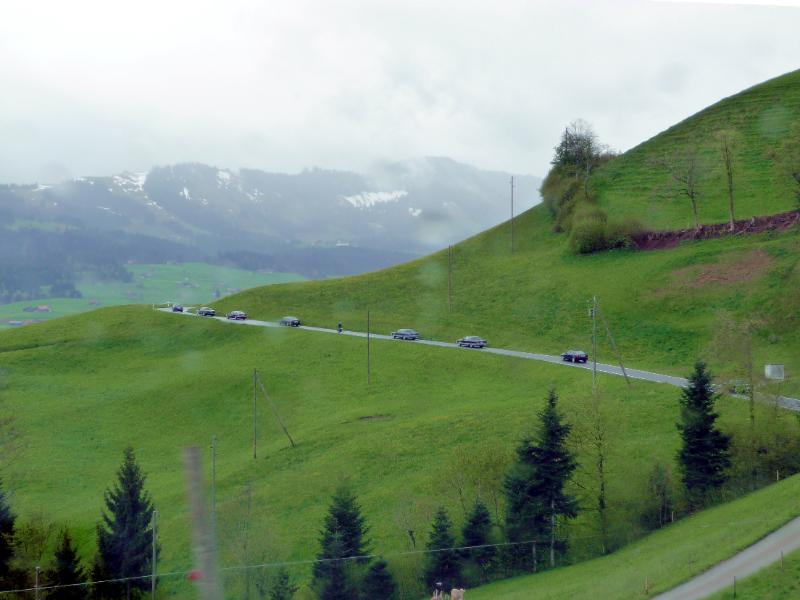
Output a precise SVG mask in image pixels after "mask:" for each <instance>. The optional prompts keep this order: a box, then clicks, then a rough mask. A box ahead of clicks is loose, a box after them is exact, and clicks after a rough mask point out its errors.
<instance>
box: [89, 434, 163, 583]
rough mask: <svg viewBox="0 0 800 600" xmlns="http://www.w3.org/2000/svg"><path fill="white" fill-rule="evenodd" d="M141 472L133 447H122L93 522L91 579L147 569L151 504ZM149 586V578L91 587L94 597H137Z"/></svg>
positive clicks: (138, 573) (139, 573)
mask: <svg viewBox="0 0 800 600" xmlns="http://www.w3.org/2000/svg"><path fill="white" fill-rule="evenodd" d="M144 482H145V475H144V474H143V473H142V470H141V469H140V468H139V465H137V464H136V457H135V456H134V453H133V448H130V447H128V448H126V449H125V452H124V457H123V461H122V466H120V468H119V471H117V482H116V483H115V484H114V487H113V488H112V489H109V490H106V493H105V505H106V510H105V511H104V512H103V515H102V520H101V521H100V523H98V524H97V555H96V557H95V561H94V565H93V567H92V578H93V579H94V580H95V581H98V580H104V579H118V578H124V577H140V576H142V575H148V574H149V573H150V571H151V564H150V563H151V557H152V544H153V531H152V522H153V503H152V501H151V500H150V494H148V493H147V492H146V491H145V489H144ZM149 589H150V580H149V579H146V578H142V579H133V580H131V581H128V582H124V583H108V584H101V585H97V586H95V590H94V593H95V596H96V597H98V598H113V599H116V598H131V597H132V598H138V597H140V596H141V592H142V591H144V590H149Z"/></svg>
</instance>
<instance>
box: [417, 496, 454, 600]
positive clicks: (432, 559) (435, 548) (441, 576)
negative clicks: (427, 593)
mask: <svg viewBox="0 0 800 600" xmlns="http://www.w3.org/2000/svg"><path fill="white" fill-rule="evenodd" d="M452 527H453V526H452V524H451V523H450V517H448V516H447V511H446V510H445V508H444V507H443V506H441V507H439V510H438V511H436V515H434V517H433V525H432V526H431V535H430V537H429V538H428V543H427V544H426V545H425V548H426V550H428V551H429V552H428V554H427V555H426V563H425V583H426V584H427V585H428V587H429V588H430V589H433V587H434V586H435V585H436V584H437V583H438V582H441V583H442V586H443V589H446V590H449V589H450V588H451V587H453V586H455V585H456V584H458V583H460V580H461V557H460V556H459V553H458V551H457V550H451V548H454V547H455V545H456V544H455V539H454V538H453V533H452Z"/></svg>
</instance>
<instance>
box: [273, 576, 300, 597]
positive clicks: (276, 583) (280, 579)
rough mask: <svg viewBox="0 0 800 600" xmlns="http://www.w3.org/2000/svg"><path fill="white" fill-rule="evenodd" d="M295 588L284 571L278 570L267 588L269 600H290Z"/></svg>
mask: <svg viewBox="0 0 800 600" xmlns="http://www.w3.org/2000/svg"><path fill="white" fill-rule="evenodd" d="M296 591H297V586H296V585H294V584H293V583H292V580H291V579H290V578H289V573H288V572H287V571H286V569H283V568H281V569H278V572H277V573H275V577H273V578H272V582H271V583H270V588H269V600H292V598H294V594H295V592H296Z"/></svg>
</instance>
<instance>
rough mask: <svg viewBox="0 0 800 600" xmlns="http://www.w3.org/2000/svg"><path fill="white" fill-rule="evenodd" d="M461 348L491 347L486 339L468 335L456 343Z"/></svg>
mask: <svg viewBox="0 0 800 600" xmlns="http://www.w3.org/2000/svg"><path fill="white" fill-rule="evenodd" d="M456 344H458V345H459V346H460V347H461V348H486V346H488V345H489V342H487V341H486V340H485V339H483V338H482V337H480V336H477V335H468V336H466V337H463V338H461V339H460V340H458V341H457V342H456Z"/></svg>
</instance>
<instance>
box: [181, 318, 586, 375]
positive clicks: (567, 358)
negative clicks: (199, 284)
mask: <svg viewBox="0 0 800 600" xmlns="http://www.w3.org/2000/svg"><path fill="white" fill-rule="evenodd" d="M172 312H184V308H183V306H181V305H180V304H175V305H173V307H172ZM197 314H198V315H199V316H201V317H213V316H216V314H217V312H216V311H215V310H214V309H213V308H209V307H207V306H203V307H202V308H199V309H197ZM225 318H226V319H229V320H231V321H244V320H246V319H247V313H245V312H244V311H241V310H232V311H231V312H229V313H228V314H226V315H225ZM278 324H279V325H281V326H283V327H300V325H302V322H301V321H300V319H298V318H297V317H292V316H286V317H283V318H282V319H281V320H280V321H279V322H278ZM391 335H392V339H395V340H405V341H414V340H418V339H420V337H421V336H420V334H419V332H418V331H417V330H415V329H398V330H396V331H393V332H392V333H391ZM456 344H458V346H459V347H460V348H477V349H481V348H486V347H488V346H489V342H488V341H486V340H485V339H484V338H482V337H480V336H477V335H467V336H465V337H463V338H461V339H459V340H457V341H456ZM561 360H563V361H564V362H572V363H586V362H588V361H589V355H588V354H586V352H584V351H582V350H567V351H566V352H564V353H562V354H561Z"/></svg>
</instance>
